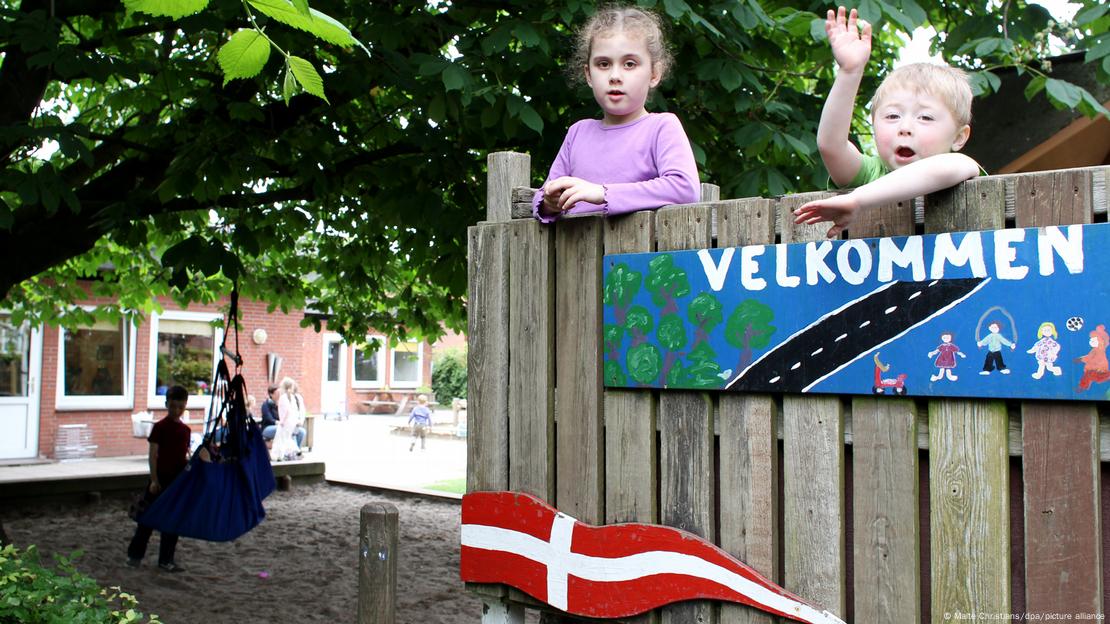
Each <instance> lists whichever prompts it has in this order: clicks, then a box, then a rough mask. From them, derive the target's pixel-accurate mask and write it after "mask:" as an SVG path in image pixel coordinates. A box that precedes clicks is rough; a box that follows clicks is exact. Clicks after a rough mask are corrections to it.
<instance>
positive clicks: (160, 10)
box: [123, 0, 209, 19]
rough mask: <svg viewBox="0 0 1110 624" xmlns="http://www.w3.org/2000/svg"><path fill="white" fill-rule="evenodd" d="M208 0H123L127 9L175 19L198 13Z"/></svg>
mask: <svg viewBox="0 0 1110 624" xmlns="http://www.w3.org/2000/svg"><path fill="white" fill-rule="evenodd" d="M208 2H209V0H123V6H125V7H127V10H128V11H135V12H138V13H146V14H147V15H156V16H159V17H172V18H174V19H177V18H179V17H185V16H186V15H192V14H194V13H199V12H200V11H201V10H202V9H204V8H205V7H207V6H208Z"/></svg>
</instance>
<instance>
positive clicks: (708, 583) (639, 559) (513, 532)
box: [460, 492, 843, 624]
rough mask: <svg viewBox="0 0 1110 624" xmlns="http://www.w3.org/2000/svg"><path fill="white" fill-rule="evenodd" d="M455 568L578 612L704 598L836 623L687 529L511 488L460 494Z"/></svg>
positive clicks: (612, 612)
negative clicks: (601, 514) (594, 517)
mask: <svg viewBox="0 0 1110 624" xmlns="http://www.w3.org/2000/svg"><path fill="white" fill-rule="evenodd" d="M460 571H461V576H462V580H464V581H469V582H475V583H504V584H506V585H511V586H513V587H516V588H517V589H519V590H521V591H523V592H525V593H527V594H529V595H531V596H532V597H534V598H536V599H537V600H541V601H543V602H545V603H547V604H549V605H551V606H553V607H556V608H558V609H561V610H563V611H566V612H567V613H571V614H574V615H582V616H587V617H595V618H615V617H626V616H629V615H635V614H637V613H643V612H645V611H650V610H651V609H654V608H656V607H660V606H663V605H666V604H670V603H673V602H678V601H681V600H694V599H711V600H723V601H728V602H736V603H741V604H745V605H749V606H752V607H755V608H757V609H760V610H762V611H766V612H767V613H771V614H773V615H777V616H781V617H786V618H790V619H792V620H796V621H799V622H809V623H812V624H843V622H842V620H840V619H839V618H837V617H836V616H834V615H832V614H831V613H829V612H828V611H821V610H819V609H818V608H816V607H814V606H812V605H810V604H808V603H807V602H805V601H804V600H802V599H801V598H799V597H798V596H795V595H794V594H791V593H790V592H788V591H786V590H785V589H783V588H781V587H779V586H778V585H776V584H775V583H773V582H771V581H770V580H768V579H767V578H765V577H764V576H763V575H761V574H759V573H758V572H756V571H755V570H753V569H752V568H750V567H749V566H747V565H745V564H744V563H743V562H741V561H738V560H737V559H735V558H733V557H732V556H730V555H729V554H728V553H726V552H724V551H723V550H721V549H720V548H718V547H716V546H714V545H713V544H711V543H709V542H706V541H705V540H703V539H702V538H700V537H698V536H696V535H693V534H691V533H687V532H685V531H680V530H678V529H674V528H671V527H665V526H659V525H646V524H619V525H612V526H601V527H595V526H591V525H588V524H584V523H582V522H579V521H577V520H575V519H574V518H571V517H570V516H567V515H566V514H562V513H560V512H559V511H557V510H556V509H554V508H553V507H550V506H549V505H547V504H546V503H544V502H543V501H541V500H540V499H538V498H536V497H534V496H531V495H529V494H522V493H518V492H474V493H471V494H467V495H466V496H464V497H463V503H462V556H461V561H460Z"/></svg>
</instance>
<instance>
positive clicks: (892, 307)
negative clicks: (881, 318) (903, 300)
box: [886, 306, 898, 314]
mask: <svg viewBox="0 0 1110 624" xmlns="http://www.w3.org/2000/svg"><path fill="white" fill-rule="evenodd" d="M897 309H898V306H890V307H889V308H887V309H886V313H887V314H890V313H891V312H893V311H895V310H897Z"/></svg>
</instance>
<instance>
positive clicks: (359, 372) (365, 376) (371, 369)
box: [351, 336, 385, 388]
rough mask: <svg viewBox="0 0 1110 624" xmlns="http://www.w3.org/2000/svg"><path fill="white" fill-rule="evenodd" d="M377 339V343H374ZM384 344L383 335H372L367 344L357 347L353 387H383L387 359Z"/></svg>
mask: <svg viewBox="0 0 1110 624" xmlns="http://www.w3.org/2000/svg"><path fill="white" fill-rule="evenodd" d="M375 340H376V341H377V344H376V345H375V344H374V343H373V341H375ZM384 344H385V339H384V338H382V337H381V336H370V337H368V338H367V340H366V344H365V345H362V346H359V347H355V350H354V351H355V355H354V358H353V359H354V369H355V370H354V377H353V378H352V381H351V387H352V388H381V387H382V381H383V380H384V378H385V360H384V359H383V358H382V351H383V345H384Z"/></svg>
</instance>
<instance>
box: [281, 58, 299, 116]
mask: <svg viewBox="0 0 1110 624" xmlns="http://www.w3.org/2000/svg"><path fill="white" fill-rule="evenodd" d="M296 92H297V79H296V78H294V77H293V72H292V71H291V70H290V68H289V64H288V63H286V65H285V77H284V78H283V79H282V81H281V97H282V98H283V99H284V100H285V105H286V106H289V100H290V98H292V97H293V94H294V93H296Z"/></svg>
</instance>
